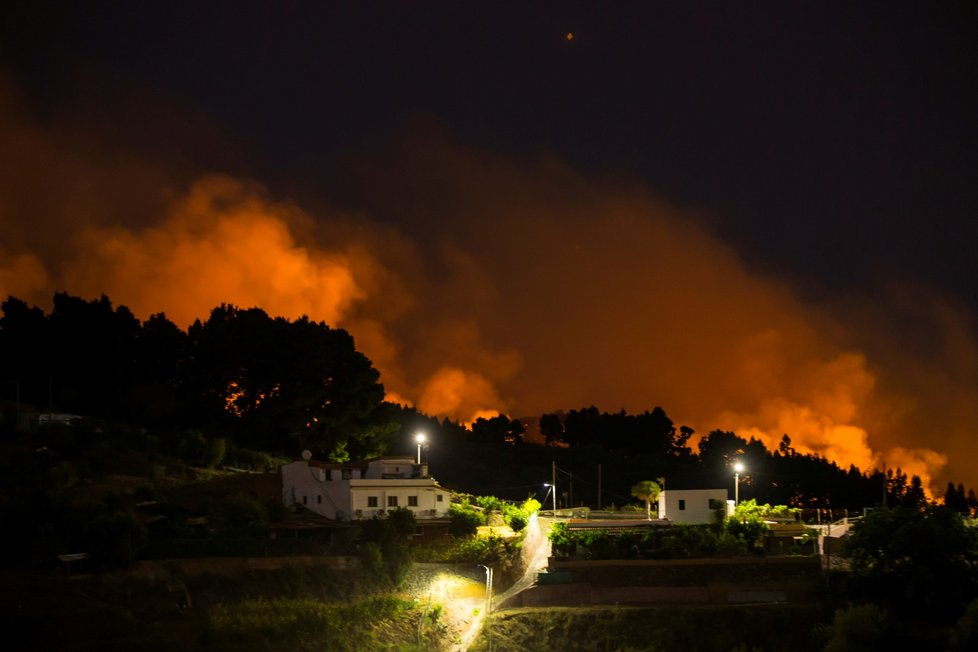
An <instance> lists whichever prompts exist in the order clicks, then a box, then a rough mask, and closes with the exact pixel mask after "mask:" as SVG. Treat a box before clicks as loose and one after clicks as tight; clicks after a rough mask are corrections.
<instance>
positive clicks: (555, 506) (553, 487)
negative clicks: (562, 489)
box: [543, 482, 557, 518]
mask: <svg viewBox="0 0 978 652" xmlns="http://www.w3.org/2000/svg"><path fill="white" fill-rule="evenodd" d="M543 486H544V487H549V489H547V493H550V492H551V491H552V492H554V513H553V517H554V518H557V485H555V484H550V483H549V482H544V483H543ZM543 504H544V505H546V504H547V497H546V496H544V497H543Z"/></svg>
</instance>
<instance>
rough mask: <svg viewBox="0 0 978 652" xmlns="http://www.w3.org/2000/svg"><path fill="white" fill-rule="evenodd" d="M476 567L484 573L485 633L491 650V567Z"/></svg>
mask: <svg viewBox="0 0 978 652" xmlns="http://www.w3.org/2000/svg"><path fill="white" fill-rule="evenodd" d="M478 565H479V566H480V567H482V568H484V569H485V571H486V631H487V632H488V633H489V637H488V638H489V649H490V650H492V628H491V627H490V625H489V614H490V613H491V612H492V567H491V566H484V565H482V564H478Z"/></svg>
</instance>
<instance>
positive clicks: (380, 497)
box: [350, 478, 451, 518]
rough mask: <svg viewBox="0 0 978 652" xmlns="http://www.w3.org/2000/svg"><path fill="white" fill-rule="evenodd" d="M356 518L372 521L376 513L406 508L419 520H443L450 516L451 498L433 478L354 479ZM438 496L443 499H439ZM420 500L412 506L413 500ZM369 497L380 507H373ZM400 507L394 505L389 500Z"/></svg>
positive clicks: (354, 512)
mask: <svg viewBox="0 0 978 652" xmlns="http://www.w3.org/2000/svg"><path fill="white" fill-rule="evenodd" d="M350 490H351V495H352V506H353V514H354V518H372V517H373V516H376V515H377V514H379V513H381V512H384V511H387V510H391V509H397V508H398V507H405V508H407V509H409V510H411V511H412V512H414V515H415V517H416V518H440V517H445V516H447V515H448V506H449V503H450V502H451V497H450V495H449V493H448V491H446V490H445V489H442V488H441V487H438V486H437V485H435V483H434V480H431V479H430V478H426V479H417V480H353V481H351V482H350ZM439 496H441V499H440V500H439V498H438V497H439ZM411 497H414V498H416V499H417V505H411V504H410V502H411V501H410V499H411ZM370 498H376V499H377V501H376V502H377V505H376V506H371V505H370ZM392 498H393V499H396V502H397V504H396V505H391V504H390V499H392Z"/></svg>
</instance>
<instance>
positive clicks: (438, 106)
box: [0, 1, 978, 301]
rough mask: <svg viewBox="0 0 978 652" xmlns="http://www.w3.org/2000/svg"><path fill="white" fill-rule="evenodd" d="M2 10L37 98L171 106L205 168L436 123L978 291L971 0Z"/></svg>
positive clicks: (10, 45) (733, 224) (775, 253)
mask: <svg viewBox="0 0 978 652" xmlns="http://www.w3.org/2000/svg"><path fill="white" fill-rule="evenodd" d="M5 4H6V6H7V9H5V10H4V13H5V16H4V19H3V28H2V29H3V32H2V38H0V43H2V48H3V53H4V60H5V61H6V62H7V65H8V66H9V68H10V69H11V71H12V72H13V74H14V75H15V76H16V78H17V80H18V82H19V83H21V84H22V85H23V86H24V88H26V89H27V92H28V93H29V94H30V98H31V101H32V102H33V103H36V106H37V107H38V108H39V110H41V111H42V112H46V111H57V110H58V108H59V107H63V106H64V104H65V103H68V104H77V103H79V102H82V103H86V102H87V103H88V104H87V106H86V108H87V110H89V111H93V112H96V113H99V114H101V116H100V117H101V118H102V119H103V120H105V121H107V122H111V123H114V124H116V125H117V127H118V128H120V129H122V128H125V129H127V130H131V131H135V132H139V130H141V129H156V124H155V119H152V120H148V121H145V122H144V121H143V120H144V117H143V116H142V115H141V114H142V113H143V112H144V111H146V107H145V106H143V104H144V103H146V102H153V103H154V104H155V103H156V102H162V103H165V104H169V105H171V109H170V110H175V111H180V112H185V113H187V114H189V115H190V116H192V117H189V118H188V119H190V120H193V121H203V122H205V123H208V124H209V125H210V126H211V127H212V128H214V129H220V131H221V132H222V136H223V137H224V138H226V139H227V141H229V144H233V145H234V147H233V148H229V151H226V152H214V151H208V152H191V153H190V158H192V160H190V161H188V163H189V164H190V165H192V166H195V167H200V168H203V167H205V166H207V165H212V166H215V167H216V166H221V167H223V168H225V169H227V168H229V167H231V166H232V165H233V166H234V167H235V168H236V169H238V170H242V171H244V172H247V173H251V174H253V175H255V176H257V177H258V178H261V179H262V180H263V181H265V183H268V184H271V185H273V186H275V187H282V188H287V189H288V190H290V191H292V192H297V193H298V192H300V191H310V190H313V189H321V188H323V187H324V186H331V185H333V184H335V183H336V176H337V168H338V167H340V166H342V165H343V164H344V161H346V160H347V158H348V157H349V156H350V155H351V154H353V153H357V152H361V151H363V150H364V149H365V148H382V147H384V146H386V145H387V144H388V143H389V142H390V141H391V140H392V139H396V138H399V137H402V136H403V134H404V133H405V131H407V130H410V129H412V128H414V127H416V126H418V124H419V123H420V124H425V125H428V126H431V125H437V127H438V128H440V129H443V130H444V134H445V135H446V137H448V138H450V139H452V140H456V141H459V142H462V143H465V144H467V145H473V146H476V147H478V148H483V149H491V150H494V151H500V152H504V153H507V154H510V155H513V156H516V157H519V156H526V155H527V154H528V153H532V152H539V151H546V152H550V153H553V154H556V155H557V156H559V157H560V158H562V159H563V160H565V161H567V162H568V163H570V164H572V165H573V166H575V167H576V168H578V169H580V170H584V171H589V172H590V171H599V172H614V173H620V174H625V175H631V176H634V177H637V178H639V179H641V180H643V181H644V182H645V183H647V184H648V186H649V187H650V188H652V189H654V190H656V191H658V192H660V193H661V194H662V195H664V196H665V197H667V198H669V199H671V200H673V201H676V202H681V203H683V204H691V205H695V206H696V207H698V208H701V209H703V210H706V211H709V213H710V215H711V216H712V218H713V219H715V220H716V221H717V224H718V228H719V230H720V231H721V233H722V234H723V235H724V236H726V237H728V238H730V239H731V240H733V241H734V242H735V243H736V244H737V245H738V246H740V247H742V248H743V249H744V251H745V252H746V254H747V255H748V257H749V258H750V259H751V260H752V261H756V262H757V263H759V264H762V265H771V266H773V267H774V268H776V269H778V270H780V271H782V272H790V273H792V274H797V275H799V276H801V277H802V278H805V279H815V280H816V281H819V282H822V281H824V282H827V283H830V284H833V285H834V284H843V285H844V284H847V283H850V282H852V281H854V280H855V281H863V280H865V279H866V277H867V276H872V275H875V274H884V275H900V276H906V277H909V278H914V279H919V280H922V281H926V282H928V283H932V284H936V285H939V286H942V287H949V288H951V289H953V290H955V291H957V292H961V293H964V294H965V295H966V298H967V299H968V300H969V301H972V300H974V290H975V287H974V279H975V278H976V276H978V275H976V273H975V267H974V262H973V255H972V252H973V251H974V249H975V245H976V244H978V226H976V225H978V219H975V218H976V216H978V184H976V183H975V178H976V171H978V126H976V125H978V120H976V119H975V116H976V115H978V74H976V70H978V67H976V64H978V57H976V54H978V45H976V44H978V8H976V7H975V5H974V4H973V3H967V2H959V3H955V2H950V3H923V2H912V3H908V2H879V3H876V2H868V3H850V2H836V3H832V2H830V3H806V2H796V3H785V2H749V3H744V2H734V3H685V2H677V3H658V2H656V3H648V2H615V3H594V2H586V3H574V2H570V3H480V2H344V3H336V2H249V1H245V2H241V1H234V2H207V3H191V2H176V3H173V2H166V3H163V2H111V3H106V2H94V3H44V2H26V3H19V2H13V3H5ZM568 32H572V33H573V35H574V38H573V40H571V41H568V40H567V39H566V34H567V33H568ZM154 96H155V97H154ZM92 105H97V106H92ZM151 110H152V109H151ZM155 110H159V111H167V109H165V108H162V109H161V108H159V107H157V108H156V109H155ZM171 119H173V120H178V119H179V118H177V117H173V118H171ZM184 129H187V127H186V126H185V127H184ZM175 131H177V132H179V131H180V129H179V128H175ZM173 136H174V137H181V136H184V137H185V136H186V134H180V133H175V134H173ZM156 139H157V140H160V136H159V134H156ZM162 140H163V142H160V143H156V145H157V146H159V147H172V146H173V141H169V140H167V138H165V137H164V138H162ZM182 145H183V144H182ZM184 146H187V147H189V146H188V145H184ZM303 186H304V187H303ZM331 192H332V196H333V197H340V196H341V195H338V194H337V191H336V189H335V188H333V189H331ZM361 201H362V200H361Z"/></svg>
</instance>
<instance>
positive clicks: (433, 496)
mask: <svg viewBox="0 0 978 652" xmlns="http://www.w3.org/2000/svg"><path fill="white" fill-rule="evenodd" d="M282 500H283V502H284V503H285V506H286V507H292V506H293V505H302V506H304V507H306V508H307V509H310V510H312V511H314V512H316V513H317V514H320V515H322V516H325V517H326V518H328V519H332V520H334V521H349V520H359V519H369V518H373V517H374V516H381V515H383V514H385V513H386V512H387V511H388V510H394V509H397V508H399V507H404V508H406V509H409V510H411V511H412V512H414V517H415V519H417V520H419V521H420V520H425V519H438V518H446V517H447V516H448V509H449V504H450V502H451V494H450V493H449V491H448V490H447V489H445V488H443V487H441V486H439V485H438V483H437V482H435V479H434V478H431V477H429V476H428V470H427V465H426V464H415V463H414V458H412V457H385V458H378V459H373V460H366V461H363V462H351V463H344V464H333V463H328V462H318V461H316V460H312V459H310V456H309V455H308V454H303V459H301V460H298V461H296V462H292V463H291V464H286V465H285V466H283V467H282Z"/></svg>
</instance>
